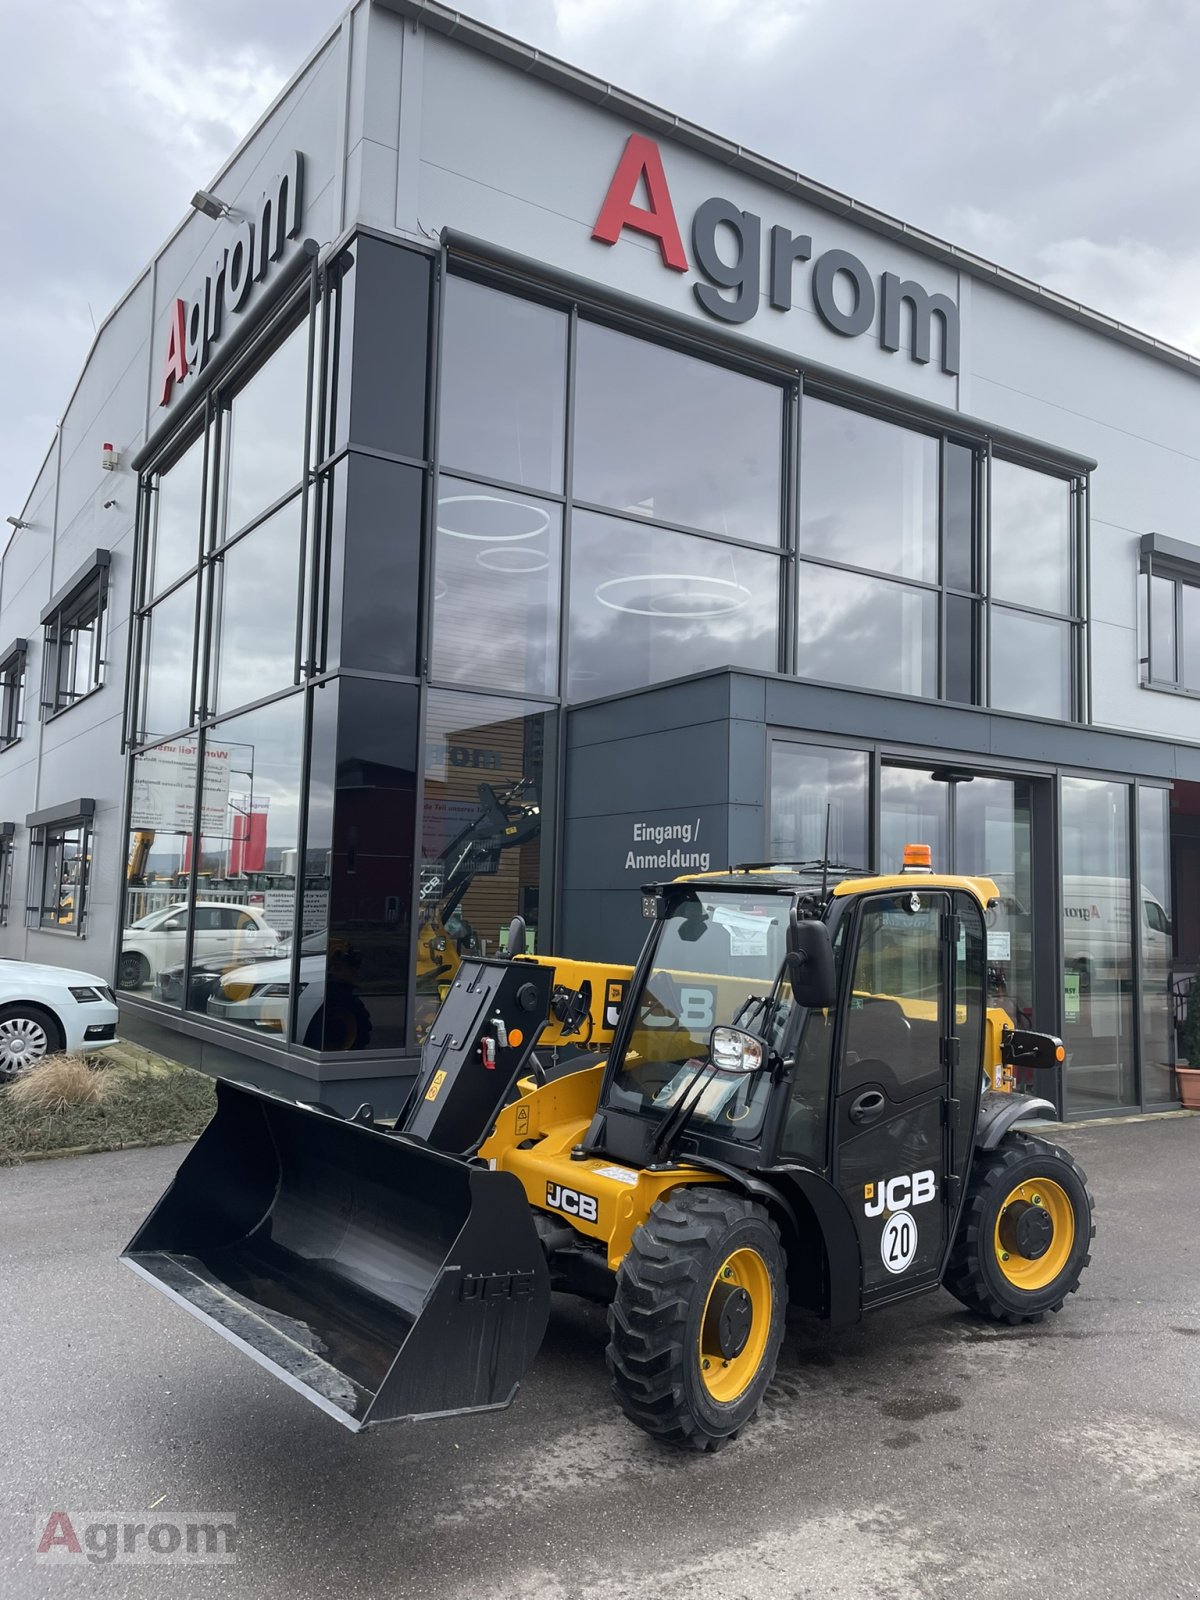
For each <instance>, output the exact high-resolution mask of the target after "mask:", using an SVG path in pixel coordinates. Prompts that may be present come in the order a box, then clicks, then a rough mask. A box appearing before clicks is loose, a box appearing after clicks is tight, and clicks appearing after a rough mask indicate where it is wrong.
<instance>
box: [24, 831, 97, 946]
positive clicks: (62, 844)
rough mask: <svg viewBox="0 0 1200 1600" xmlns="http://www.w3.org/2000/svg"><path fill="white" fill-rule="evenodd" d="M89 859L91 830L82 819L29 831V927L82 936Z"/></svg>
mask: <svg viewBox="0 0 1200 1600" xmlns="http://www.w3.org/2000/svg"><path fill="white" fill-rule="evenodd" d="M91 860H92V828H91V823H90V821H89V820H88V819H87V818H86V817H74V818H71V819H69V820H67V821H65V822H55V823H47V824H46V825H45V826H43V827H35V828H34V829H33V831H32V847H31V854H30V865H29V892H30V897H29V902H28V905H27V912H26V922H27V924H28V926H29V927H31V928H53V929H57V930H58V931H59V932H62V933H74V934H82V933H83V931H84V924H85V921H86V918H87V890H88V873H89V869H90V867H91Z"/></svg>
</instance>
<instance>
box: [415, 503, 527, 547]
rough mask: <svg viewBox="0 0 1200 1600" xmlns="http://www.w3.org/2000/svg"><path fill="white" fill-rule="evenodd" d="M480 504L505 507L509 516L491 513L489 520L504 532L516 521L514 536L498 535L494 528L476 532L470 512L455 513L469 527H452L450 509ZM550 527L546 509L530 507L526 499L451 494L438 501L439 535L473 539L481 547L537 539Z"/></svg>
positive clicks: (502, 533) (511, 534)
mask: <svg viewBox="0 0 1200 1600" xmlns="http://www.w3.org/2000/svg"><path fill="white" fill-rule="evenodd" d="M479 505H486V506H490V507H495V506H499V507H501V508H502V509H503V510H504V511H505V512H508V513H509V515H508V516H507V517H494V516H493V515H492V514H491V513H489V515H488V518H487V520H488V521H492V522H494V523H497V524H498V525H499V527H500V528H501V529H503V527H504V525H505V523H506V522H507V523H509V524H510V525H511V524H512V523H513V522H514V521H515V522H516V528H515V530H514V531H513V532H512V533H504V532H498V531H497V528H496V527H494V526H493V527H491V528H488V529H485V530H484V531H482V532H479V533H475V532H473V531H472V530H471V528H470V526H469V524H470V522H471V521H472V512H471V511H470V510H467V511H465V512H452V513H451V516H452V517H453V518H454V520H455V521H456V522H459V523H460V524H467V526H460V527H457V528H453V527H450V526H449V525H448V523H447V521H446V508H447V507H448V506H467V507H470V506H479ZM513 513H515V517H514V515H513ZM481 520H483V519H481ZM549 526H550V513H549V512H548V511H547V510H546V509H545V507H544V506H533V505H529V504H528V503H527V502H526V501H524V500H502V499H501V498H500V496H499V495H496V494H450V495H446V496H445V497H444V498H443V499H441V500H439V501H438V532H439V533H443V534H445V535H446V537H447V538H448V539H471V540H473V541H474V542H475V543H477V544H513V543H515V542H516V541H517V540H519V539H536V538H537V536H538V534H539V533H545V532H546V530H547V528H549Z"/></svg>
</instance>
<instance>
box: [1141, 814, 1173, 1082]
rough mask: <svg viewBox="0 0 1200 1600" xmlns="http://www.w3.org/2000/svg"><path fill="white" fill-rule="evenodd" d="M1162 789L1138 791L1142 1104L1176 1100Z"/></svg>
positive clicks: (1167, 821) (1167, 825)
mask: <svg viewBox="0 0 1200 1600" xmlns="http://www.w3.org/2000/svg"><path fill="white" fill-rule="evenodd" d="M1169 807H1170V793H1169V791H1168V790H1166V789H1146V788H1141V789H1139V790H1138V850H1139V854H1140V858H1141V871H1142V884H1141V895H1140V899H1141V915H1140V917H1139V918H1138V928H1139V930H1140V937H1141V941H1142V995H1141V1005H1140V1007H1139V1015H1140V1017H1141V1024H1142V1099H1143V1101H1144V1102H1145V1103H1146V1105H1164V1104H1166V1103H1168V1102H1170V1101H1175V1100H1178V1098H1179V1092H1178V1089H1177V1087H1176V1083H1175V1074H1174V1071H1173V1068H1174V1065H1175V1019H1174V1012H1173V1008H1172V998H1173V997H1172V981H1171V980H1172V970H1171V969H1172V963H1173V951H1174V939H1173V930H1172V922H1171V818H1170V809H1169Z"/></svg>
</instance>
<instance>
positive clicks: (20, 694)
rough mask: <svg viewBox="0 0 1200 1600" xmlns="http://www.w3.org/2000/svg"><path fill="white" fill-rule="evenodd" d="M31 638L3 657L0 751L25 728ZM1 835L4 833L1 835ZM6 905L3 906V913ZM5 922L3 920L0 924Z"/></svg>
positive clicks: (0, 665)
mask: <svg viewBox="0 0 1200 1600" xmlns="http://www.w3.org/2000/svg"><path fill="white" fill-rule="evenodd" d="M28 660H29V641H28V640H27V639H14V640H13V642H12V644H10V645H9V647H8V649H7V650H6V651H5V652H4V654H3V655H2V656H0V750H7V749H8V748H9V746H10V745H14V744H16V743H17V741H18V740H19V739H20V738H21V735H22V734H23V733H24V731H25V669H26V665H27V663H28ZM0 837H2V835H0ZM2 910H3V907H0V912H2ZM2 926H3V921H2V920H0V927H2Z"/></svg>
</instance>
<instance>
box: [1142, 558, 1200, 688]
mask: <svg viewBox="0 0 1200 1600" xmlns="http://www.w3.org/2000/svg"><path fill="white" fill-rule="evenodd" d="M1175 588H1176V586H1175V584H1174V582H1173V581H1172V580H1171V579H1170V578H1151V579H1150V626H1151V629H1152V634H1151V640H1150V649H1151V655H1150V676H1151V677H1152V678H1154V679H1155V680H1156V681H1157V682H1159V683H1175V682H1176V681H1177V673H1178V666H1177V658H1176V654H1175ZM1185 604H1186V602H1185ZM1195 620H1200V619H1195ZM1196 653H1197V654H1198V655H1200V651H1197V652H1196Z"/></svg>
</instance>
